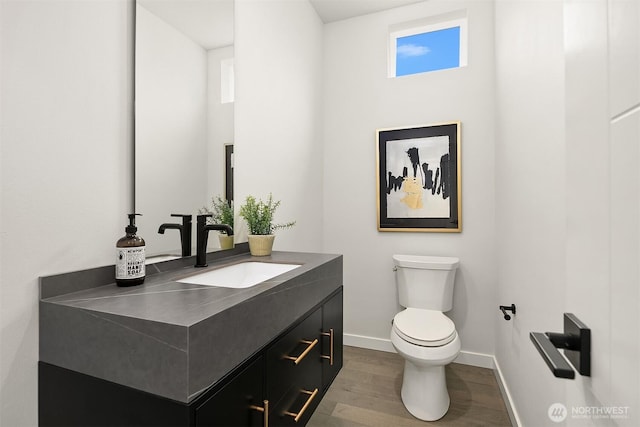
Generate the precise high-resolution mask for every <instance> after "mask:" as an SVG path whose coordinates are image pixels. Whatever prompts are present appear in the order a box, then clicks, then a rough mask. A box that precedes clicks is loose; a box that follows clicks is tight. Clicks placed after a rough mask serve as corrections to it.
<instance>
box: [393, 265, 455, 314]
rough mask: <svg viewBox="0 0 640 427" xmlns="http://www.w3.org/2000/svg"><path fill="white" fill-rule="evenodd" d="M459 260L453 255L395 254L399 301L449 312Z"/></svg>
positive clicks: (413, 305)
mask: <svg viewBox="0 0 640 427" xmlns="http://www.w3.org/2000/svg"><path fill="white" fill-rule="evenodd" d="M459 262H460V260H459V259H458V258H454V257H436V256H419V255H394V256H393V263H394V265H395V270H396V285H397V287H398V300H399V302H400V305H401V306H403V307H412V308H422V309H427V310H438V311H449V310H451V308H452V306H453V283H454V281H455V277H456V270H457V269H458V264H459Z"/></svg>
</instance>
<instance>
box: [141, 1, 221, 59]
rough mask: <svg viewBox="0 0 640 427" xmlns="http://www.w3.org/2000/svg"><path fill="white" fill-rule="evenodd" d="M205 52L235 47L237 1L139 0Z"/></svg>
mask: <svg viewBox="0 0 640 427" xmlns="http://www.w3.org/2000/svg"><path fill="white" fill-rule="evenodd" d="M138 4H139V5H142V6H143V7H144V8H145V9H147V10H148V11H149V12H151V13H153V14H154V15H156V16H157V17H159V18H160V19H162V20H163V21H165V22H166V23H167V24H169V25H171V26H172V27H174V28H175V29H177V30H178V31H180V32H181V33H182V34H184V35H186V36H187V37H189V38H190V39H191V40H193V41H194V42H196V43H198V44H199V45H200V46H202V47H203V48H204V49H205V50H210V49H216V48H219V47H224V46H230V45H232V44H233V0H189V1H185V0H138Z"/></svg>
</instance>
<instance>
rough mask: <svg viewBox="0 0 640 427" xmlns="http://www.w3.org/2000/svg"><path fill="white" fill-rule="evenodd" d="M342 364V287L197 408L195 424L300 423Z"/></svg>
mask: <svg viewBox="0 0 640 427" xmlns="http://www.w3.org/2000/svg"><path fill="white" fill-rule="evenodd" d="M341 367H342V290H340V291H339V292H338V293H336V294H334V295H333V296H331V297H330V298H329V299H327V300H326V301H325V302H324V303H323V304H322V305H320V306H319V307H317V308H316V309H315V310H313V311H312V312H311V313H310V314H309V315H307V316H306V317H305V318H304V319H302V320H300V321H299V322H297V323H296V324H295V325H294V326H293V327H291V328H290V329H289V330H288V331H287V332H285V333H284V334H283V335H282V336H280V337H279V338H278V339H276V340H274V341H273V342H272V343H271V344H270V345H268V346H267V348H266V349H265V350H264V351H263V352H262V353H261V355H260V356H259V358H258V359H257V360H255V361H253V362H252V363H251V364H250V365H249V366H248V367H247V368H245V369H244V370H243V371H242V372H241V373H239V374H237V375H235V376H233V379H231V380H230V381H229V382H228V383H227V384H226V385H225V386H224V387H223V388H222V389H221V390H220V391H219V392H218V393H216V394H215V395H214V396H212V397H211V398H210V399H208V400H207V401H206V402H204V403H203V404H202V406H200V407H199V408H198V409H196V425H197V426H262V425H269V426H303V425H305V424H306V423H307V421H308V420H309V418H310V417H311V414H313V411H314V410H315V408H316V407H317V406H318V403H319V402H320V400H321V399H322V396H323V395H324V393H325V392H326V390H327V389H328V388H329V386H330V385H331V383H332V381H333V379H334V378H335V377H336V375H337V374H338V372H339V371H340V368H341ZM258 384H259V385H260V386H264V392H263V393H260V391H261V388H260V386H258ZM265 417H266V418H268V419H265Z"/></svg>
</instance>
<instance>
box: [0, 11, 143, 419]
mask: <svg viewBox="0 0 640 427" xmlns="http://www.w3.org/2000/svg"><path fill="white" fill-rule="evenodd" d="M0 8H1V9H0V10H1V13H0V14H1V16H2V21H1V25H0V39H1V43H2V46H1V49H0V55H1V56H0V57H1V69H0V71H1V74H2V75H1V84H2V86H1V92H2V95H1V96H0V102H1V108H2V109H1V111H2V117H1V120H2V127H1V131H0V132H1V134H0V135H1V140H2V152H1V155H0V158H1V171H2V175H1V182H2V198H1V200H2V209H1V211H2V222H1V224H0V237H1V239H2V255H1V256H0V269H1V271H2V276H1V278H0V301H1V304H2V305H1V307H0V325H1V328H2V329H1V335H0V425H2V426H6V427H15V426H35V425H37V361H38V277H39V276H43V275H49V274H54V273H61V272H66V271H73V270H80V269H84V268H87V267H94V266H100V265H107V264H113V263H114V258H113V257H114V246H115V242H116V240H117V239H118V238H119V237H120V236H121V235H122V234H123V227H124V226H125V224H126V214H127V213H128V212H129V210H130V209H131V205H132V203H131V183H132V169H133V166H132V150H133V149H132V132H133V129H132V119H131V118H132V113H133V105H132V102H131V100H132V96H133V92H132V79H133V75H132V70H133V67H132V65H133V64H132V46H131V44H132V43H131V41H132V40H133V34H132V29H133V18H132V17H133V7H132V3H131V2H124V1H92V2H69V1H10V0H3V1H2V2H1V3H0Z"/></svg>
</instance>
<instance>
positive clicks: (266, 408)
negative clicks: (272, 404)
mask: <svg viewBox="0 0 640 427" xmlns="http://www.w3.org/2000/svg"><path fill="white" fill-rule="evenodd" d="M262 403H263V404H264V406H256V405H251V406H249V408H250V409H254V410H256V411H258V412H262V418H263V420H264V421H263V424H264V427H269V401H268V400H263V401H262Z"/></svg>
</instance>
